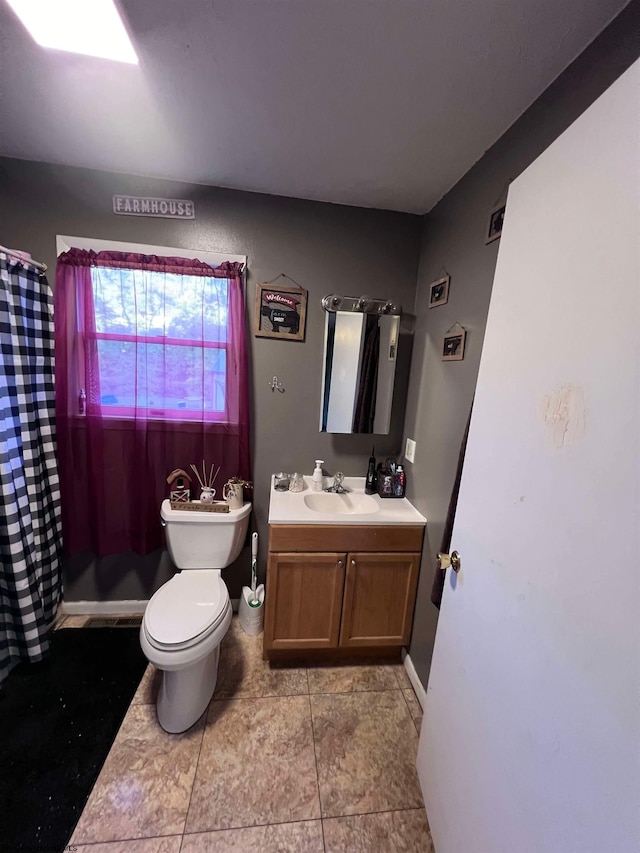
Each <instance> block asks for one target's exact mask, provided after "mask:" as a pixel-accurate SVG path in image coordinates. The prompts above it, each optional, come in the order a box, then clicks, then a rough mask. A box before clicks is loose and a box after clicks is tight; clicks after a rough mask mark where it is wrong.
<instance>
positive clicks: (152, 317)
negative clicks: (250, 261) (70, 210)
mask: <svg viewBox="0 0 640 853" xmlns="http://www.w3.org/2000/svg"><path fill="white" fill-rule="evenodd" d="M69 252H71V253H72V254H73V253H75V254H73V260H70V259H69V258H70V256H69V254H68V253H69ZM96 253H97V254H96ZM58 255H59V256H63V257H64V258H66V259H67V260H66V261H65V263H67V264H70V263H72V264H75V265H79V266H81V267H84V268H85V270H86V275H83V274H82V273H81V272H80V271H78V273H77V274H76V282H77V284H76V289H77V294H76V297H75V299H74V302H75V306H76V307H75V309H74V311H75V316H76V317H77V332H76V334H77V338H76V340H77V343H76V348H77V355H76V363H77V366H78V373H77V374H76V376H77V382H78V387H79V389H80V388H81V389H82V390H80V391H79V396H80V398H81V401H82V400H83V399H84V397H85V390H84V389H86V397H87V409H86V411H87V412H89V413H94V414H97V413H100V414H101V415H102V416H103V417H107V418H136V419H137V418H140V417H145V418H149V419H152V420H153V419H156V420H174V421H213V422H216V421H217V422H220V423H236V422H237V418H238V389H237V385H238V375H239V373H238V353H239V350H238V341H237V336H238V334H240V333H244V329H243V328H242V329H241V328H240V326H242V327H243V326H244V323H243V321H242V318H240V319H238V317H237V316H236V314H237V312H235V314H234V311H235V309H234V306H237V305H238V304H239V303H238V299H239V298H240V302H243V298H242V279H241V277H240V275H241V274H240V273H239V272H238V270H239V269H242V267H241V266H239V265H241V264H244V263H245V262H246V258H245V257H243V256H230V255H220V254H214V253H210V252H196V251H190V250H189V251H185V250H180V249H171V248H167V247H161V246H143V245H138V244H131V243H128V244H127V243H107V242H106V241H101V240H94V239H90V238H76V237H58ZM195 257H197V258H198V260H195V261H194V260H193V259H194V258H195ZM212 268H215V273H214V271H213V269H212ZM209 271H211V272H212V275H211V276H209V275H208V273H209ZM227 272H228V274H229V275H230V276H231V278H226V277H225V275H226V274H227ZM238 294H239V296H238ZM234 316H235V319H234ZM234 335H235V338H236V340H235V341H234ZM230 377H231V378H230ZM75 399H76V401H77V399H78V397H77V396H76V398H75ZM73 406H74V402H73V396H72V397H71V400H70V411H71V410H72V409H73ZM82 406H83V404H82V402H81V405H80V409H81V410H82ZM77 409H78V407H77V406H76V411H77Z"/></svg>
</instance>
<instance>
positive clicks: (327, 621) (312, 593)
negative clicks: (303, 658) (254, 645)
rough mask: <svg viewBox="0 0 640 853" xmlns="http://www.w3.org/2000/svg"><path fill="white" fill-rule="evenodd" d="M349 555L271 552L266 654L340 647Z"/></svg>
mask: <svg viewBox="0 0 640 853" xmlns="http://www.w3.org/2000/svg"><path fill="white" fill-rule="evenodd" d="M345 561H346V554H318V553H314V554H312V553H308V554H302V553H292V554H277V553H275V554H274V553H271V554H269V561H268V564H267V593H266V601H265V608H266V613H265V628H264V642H265V650H269V649H323V648H336V647H337V645H338V638H339V632H340V612H341V610H342V593H343V588H344V567H345Z"/></svg>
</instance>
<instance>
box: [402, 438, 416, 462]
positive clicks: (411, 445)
mask: <svg viewBox="0 0 640 853" xmlns="http://www.w3.org/2000/svg"><path fill="white" fill-rule="evenodd" d="M415 455H416V443H415V441H414V440H413V439H412V438H408V439H407V443H406V444H405V447H404V458H405V459H406V460H407V462H413V461H414V459H415Z"/></svg>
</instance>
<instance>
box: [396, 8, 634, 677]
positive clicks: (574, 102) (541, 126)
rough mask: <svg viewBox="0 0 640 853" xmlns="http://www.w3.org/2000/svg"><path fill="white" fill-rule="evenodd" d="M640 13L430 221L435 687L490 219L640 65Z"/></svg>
mask: <svg viewBox="0 0 640 853" xmlns="http://www.w3.org/2000/svg"><path fill="white" fill-rule="evenodd" d="M639 12H640V3H638V2H635V0H634V2H633V3H632V4H631V5H630V6H627V8H626V9H625V10H624V11H623V12H622V13H621V15H620V16H619V17H618V18H617V19H616V20H615V21H614V22H613V23H612V24H611V25H610V26H609V27H608V28H607V29H606V30H605V31H604V32H603V33H602V34H601V35H600V36H599V37H598V38H597V39H596V40H595V41H594V42H593V43H592V44H591V45H590V46H589V47H588V48H587V49H586V50H585V51H584V53H583V54H581V56H580V57H579V58H578V59H577V60H576V61H575V62H574V63H573V64H572V65H571V66H570V67H569V68H568V69H567V70H566V71H565V72H564V73H563V74H562V75H561V76H560V77H559V78H558V79H557V80H556V81H555V82H554V83H553V85H552V86H550V87H549V89H547V91H546V92H545V93H544V94H543V95H542V96H541V97H540V98H539V99H538V100H537V101H536V102H535V103H534V104H533V105H532V106H531V107H530V108H529V109H528V110H527V111H526V113H524V115H523V116H522V117H521V118H520V119H519V120H518V121H517V122H516V123H515V124H514V125H513V126H512V127H511V128H510V130H509V131H508V132H507V133H506V134H505V135H504V136H503V137H502V138H501V139H500V140H499V141H498V142H497V143H496V144H495V145H494V146H493V147H492V148H491V149H490V150H489V151H488V152H487V153H486V154H485V155H484V157H483V158H482V159H481V160H480V161H479V162H478V163H477V164H476V165H475V166H474V168H473V169H471V170H470V171H469V172H468V173H467V174H466V175H465V177H464V178H462V180H461V181H460V182H459V183H458V184H457V185H456V186H455V187H454V188H453V189H452V190H451V191H450V192H449V193H448V194H447V195H446V196H445V197H444V199H442V201H441V202H440V203H439V204H438V205H437V206H436V207H435V208H434V209H433V210H432V211H431V213H429V215H428V216H427V217H426V218H425V225H424V231H423V236H422V251H421V256H420V270H419V275H418V287H417V293H416V305H415V314H416V335H415V343H414V352H413V363H412V370H411V377H410V382H409V395H408V406H407V412H406V416H405V434H406V435H407V436H409V437H411V438H413V439H415V440H416V441H417V450H416V457H415V463H414V464H413V465H411V464H408V465H407V469H408V470H407V483H408V497H409V498H410V499H411V500H412V501H413V502H414V503H415V505H416V506H417V508H418V509H419V510H420V511H421V512H422V513H423V514H424V515H426V516H427V518H428V520H429V523H428V528H427V538H426V540H425V550H424V555H423V562H422V570H421V575H420V584H419V588H418V601H417V604H416V614H415V621H414V628H413V636H412V638H411V647H410V654H411V659H412V661H413V663H414V665H415V668H416V670H417V672H418V675H419V677H420V680H421V681H422V683H423V684H425V685H426V683H427V679H428V676H429V667H430V664H431V654H432V650H433V642H434V638H435V630H436V624H437V616H438V611H437V610H436V609H435V608H434V607H433V605H432V604H431V602H430V600H429V597H430V592H431V583H432V579H433V567H434V555H435V553H436V552H437V551H438V550H440V544H441V539H442V534H443V529H444V522H445V518H446V514H447V508H448V505H449V498H450V495H451V489H452V485H453V480H454V477H455V471H456V466H457V461H458V453H459V450H460V444H461V440H462V436H463V432H464V427H465V425H466V421H467V417H468V414H469V409H470V406H471V401H472V397H473V393H474V390H475V385H476V379H477V375H478V367H479V362H480V353H481V350H482V341H483V336H484V329H485V323H486V318H487V312H488V308H489V298H490V295H491V286H492V283H493V275H494V270H495V264H496V258H497V254H498V247H499V241H495V242H493V243H490V244H489V245H485V242H484V236H485V229H486V226H487V218H488V212H489V211H490V210H491V208H492V207H494V206H495V205H496V204H497V203H498V202H499V201H500V200H501V198H502V197H504V196H505V195H506V191H507V186H508V183H509V181H510V180H513V179H514V178H516V177H517V176H518V175H519V174H520V173H521V172H522V171H523V170H524V169H525V168H526V167H527V166H528V165H529V164H530V163H531V162H532V161H533V160H534V159H535V158H536V157H537V156H538V155H539V154H540V153H542V151H544V150H545V148H547V147H548V146H549V145H550V144H551V143H552V142H553V140H554V139H556V137H557V136H559V135H560V133H562V131H563V130H565V129H566V128H567V127H568V126H569V125H570V124H571V123H572V122H573V121H574V119H576V118H577V117H578V116H579V115H580V114H581V113H582V112H584V110H585V109H586V108H587V107H588V106H589V105H590V104H591V103H593V101H594V100H595V99H596V98H597V97H598V96H599V95H600V94H602V92H603V91H604V90H605V89H606V88H607V87H608V86H609V85H610V84H611V83H613V82H614V81H615V80H616V79H617V78H618V77H619V76H620V74H622V72H623V71H625V70H626V68H628V67H629V66H630V65H631V64H632V62H634V61H635V60H636V59H637V58H638V54H639V53H640V14H639ZM507 215H508V212H507ZM443 266H444V267H445V268H446V269H447V271H448V273H449V274H450V275H451V287H450V291H449V301H448V303H447V304H446V305H444V306H442V307H440V308H433V309H431V310H429V308H428V292H429V291H428V288H429V284H430V282H432V281H434V280H435V279H437V278H439V277H440V276H441V269H442V267H443ZM455 322H460V323H461V324H462V325H463V326H464V327H465V328H466V329H467V332H468V334H467V344H466V351H465V357H464V361H461V362H443V361H441V360H440V347H441V342H442V337H443V335H444V333H445V332H446V331H447V330H448V329H449V328H450V327H451V326H452V325H453V324H454V323H455ZM505 357H506V358H508V353H505ZM452 547H453V548H455V541H454V542H453V543H452ZM462 556H463V558H464V555H462Z"/></svg>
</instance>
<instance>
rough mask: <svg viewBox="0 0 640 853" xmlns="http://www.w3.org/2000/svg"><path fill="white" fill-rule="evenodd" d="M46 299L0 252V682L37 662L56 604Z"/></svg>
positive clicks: (56, 514) (39, 284)
mask: <svg viewBox="0 0 640 853" xmlns="http://www.w3.org/2000/svg"><path fill="white" fill-rule="evenodd" d="M53 353H54V338H53V296H52V293H51V290H50V288H49V285H48V284H47V280H46V278H45V277H44V276H42V275H39V274H38V272H37V271H36V269H35V268H34V267H33V266H32V265H30V264H27V263H26V262H25V264H24V265H23V264H21V263H20V262H17V261H15V260H13V259H12V258H10V257H9V256H7V255H5V254H3V253H0V683H1V682H2V681H3V679H4V678H6V676H7V675H8V673H9V671H10V670H11V668H12V667H13V666H15V664H16V663H18V661H20V660H33V661H35V660H39V659H40V658H41V657H42V656H43V655H44V653H45V652H46V650H47V647H48V640H47V634H48V631H49V628H50V626H51V623H52V621H53V619H54V618H55V612H56V609H57V606H58V600H59V598H60V590H61V583H60V562H61V554H62V547H61V546H62V525H61V519H60V487H59V482H58V471H57V466H56V457H55V398H54V380H53V369H54V357H53Z"/></svg>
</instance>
